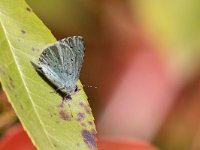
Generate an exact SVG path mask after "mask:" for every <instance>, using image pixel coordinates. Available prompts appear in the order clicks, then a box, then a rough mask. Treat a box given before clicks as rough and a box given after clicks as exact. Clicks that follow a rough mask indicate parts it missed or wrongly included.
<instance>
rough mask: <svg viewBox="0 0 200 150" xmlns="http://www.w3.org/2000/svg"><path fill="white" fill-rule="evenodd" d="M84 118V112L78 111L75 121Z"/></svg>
mask: <svg viewBox="0 0 200 150" xmlns="http://www.w3.org/2000/svg"><path fill="white" fill-rule="evenodd" d="M84 118H85V114H84V113H78V114H77V118H76V120H77V121H82V120H83V119H84Z"/></svg>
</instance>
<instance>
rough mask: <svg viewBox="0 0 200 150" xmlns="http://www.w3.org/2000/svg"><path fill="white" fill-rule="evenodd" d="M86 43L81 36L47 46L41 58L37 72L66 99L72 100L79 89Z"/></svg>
mask: <svg viewBox="0 0 200 150" xmlns="http://www.w3.org/2000/svg"><path fill="white" fill-rule="evenodd" d="M84 53H85V48H84V42H83V38H82V37H81V36H73V37H68V38H64V39H62V40H60V41H57V42H55V43H53V44H50V45H49V46H47V47H46V48H45V49H44V50H43V51H42V53H41V55H40V56H39V61H38V65H35V64H34V66H36V67H35V68H36V70H37V71H38V72H39V73H41V74H42V75H44V76H45V78H47V79H48V81H49V82H50V83H51V84H53V85H54V86H55V87H56V91H59V92H61V93H64V99H71V95H72V94H73V93H75V92H76V91H77V90H78V89H77V85H76V84H77V81H78V79H79V76H80V71H81V68H82V64H83V60H84Z"/></svg>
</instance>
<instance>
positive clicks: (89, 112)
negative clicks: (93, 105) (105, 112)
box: [79, 102, 91, 114]
mask: <svg viewBox="0 0 200 150" xmlns="http://www.w3.org/2000/svg"><path fill="white" fill-rule="evenodd" d="M79 105H80V106H81V107H83V108H84V109H85V112H86V113H88V114H91V109H90V107H89V106H88V105H86V104H84V103H83V102H80V103H79Z"/></svg>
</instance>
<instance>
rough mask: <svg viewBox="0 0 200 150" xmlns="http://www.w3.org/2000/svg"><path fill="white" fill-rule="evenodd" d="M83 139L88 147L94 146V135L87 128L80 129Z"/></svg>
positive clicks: (93, 147)
mask: <svg viewBox="0 0 200 150" xmlns="http://www.w3.org/2000/svg"><path fill="white" fill-rule="evenodd" d="M82 136H83V141H84V142H85V143H86V144H87V146H88V147H89V148H90V149H95V148H96V142H95V138H94V135H93V134H92V133H90V131H88V130H82Z"/></svg>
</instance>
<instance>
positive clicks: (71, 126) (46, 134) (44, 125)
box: [0, 0, 96, 150]
mask: <svg viewBox="0 0 200 150" xmlns="http://www.w3.org/2000/svg"><path fill="white" fill-rule="evenodd" d="M55 41H56V39H55V38H54V37H53V35H52V34H51V32H50V31H49V30H48V29H47V28H46V27H45V25H44V24H43V23H42V22H41V21H40V20H39V19H38V17H37V16H36V15H35V14H34V13H33V11H32V10H31V8H30V7H29V6H28V5H27V4H26V3H25V2H24V0H0V80H1V83H2V86H3V89H4V91H5V92H6V94H7V96H8V99H9V101H10V103H11V104H12V106H13V108H14V110H15V112H16V113H17V115H18V117H19V119H20V121H21V123H22V125H23V127H24V128H25V130H26V131H27V133H28V135H29V136H30V138H31V140H32V142H33V143H34V145H35V146H36V147H37V148H38V149H40V150H75V149H83V150H87V149H96V143H95V140H94V134H95V132H96V129H95V125H94V122H93V121H94V118H93V116H92V113H91V109H90V107H89V104H88V101H87V96H86V95H85V93H84V91H83V88H82V85H81V83H80V81H79V82H78V88H79V89H80V90H79V91H78V92H77V93H76V94H74V95H72V100H71V101H69V102H67V103H65V105H61V102H62V97H60V96H59V95H58V94H57V93H55V92H54V93H52V92H53V91H54V89H52V88H51V87H50V85H49V84H48V83H47V82H45V81H44V80H43V79H42V78H41V77H40V76H39V75H38V74H37V72H36V71H35V69H34V68H33V66H32V65H31V61H32V62H34V63H37V61H38V58H39V55H40V53H41V51H42V49H43V48H44V47H46V45H47V44H49V43H52V42H55Z"/></svg>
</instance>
